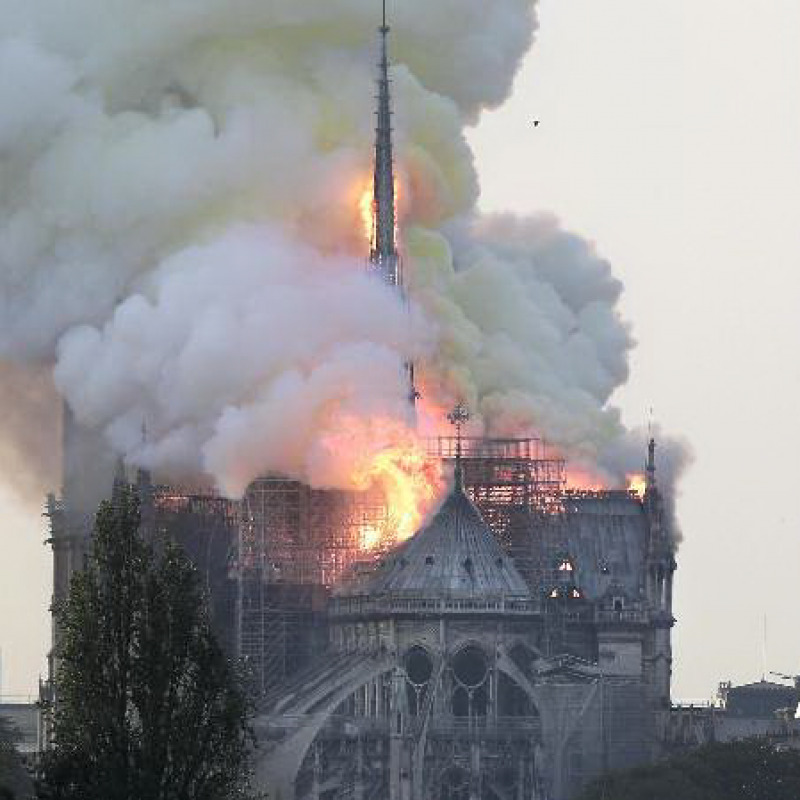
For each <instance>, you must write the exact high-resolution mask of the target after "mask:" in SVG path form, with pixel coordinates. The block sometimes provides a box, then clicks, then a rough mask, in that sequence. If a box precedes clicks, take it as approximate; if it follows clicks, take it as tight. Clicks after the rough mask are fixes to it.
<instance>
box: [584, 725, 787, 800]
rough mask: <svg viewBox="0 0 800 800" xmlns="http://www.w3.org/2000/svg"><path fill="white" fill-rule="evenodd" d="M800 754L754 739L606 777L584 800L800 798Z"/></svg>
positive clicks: (779, 799)
mask: <svg viewBox="0 0 800 800" xmlns="http://www.w3.org/2000/svg"><path fill="white" fill-rule="evenodd" d="M798 798H800V753H798V752H797V751H794V750H789V751H785V752H783V751H778V750H776V749H775V748H774V747H772V746H771V745H770V744H769V743H768V742H765V741H763V740H757V739H750V740H748V741H744V742H732V743H730V744H711V745H707V746H705V747H700V748H698V749H697V750H693V751H691V752H689V753H687V754H685V755H682V756H679V757H676V758H672V759H669V760H668V761H664V762H661V763H659V764H654V765H652V766H648V767H639V768H637V769H632V770H628V771H626V772H619V773H615V774H612V775H608V776H605V777H603V778H600V779H599V780H597V781H595V782H594V783H593V784H591V785H590V786H589V787H588V788H587V789H586V790H585V791H584V792H583V794H581V795H580V797H579V799H578V800H798Z"/></svg>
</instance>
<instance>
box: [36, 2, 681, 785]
mask: <svg viewBox="0 0 800 800" xmlns="http://www.w3.org/2000/svg"><path fill="white" fill-rule="evenodd" d="M389 33H390V29H389V26H388V24H387V23H386V19H385V11H384V21H383V24H382V25H381V27H380V45H381V58H380V64H379V80H378V96H377V101H378V108H377V133H376V144H375V158H374V180H373V187H372V192H371V209H370V210H371V218H372V231H371V241H370V255H369V264H368V269H369V271H370V272H371V273H372V274H373V275H374V278H375V280H381V281H384V282H385V283H386V284H388V285H389V286H390V287H392V288H393V290H394V291H396V292H398V293H399V294H400V295H402V296H403V297H404V295H405V284H404V276H403V269H402V258H401V250H400V248H399V246H398V245H399V243H398V232H397V231H398V221H397V208H396V182H395V175H394V162H393V141H392V104H391V92H390V87H391V84H390V79H389V54H388V45H389ZM403 370H404V375H403V384H404V385H405V386H406V388H407V392H408V396H407V403H408V415H409V418H414V417H415V415H416V414H417V406H418V403H419V402H420V400H421V398H420V392H419V390H418V385H417V378H416V375H415V370H414V364H413V363H412V362H411V360H409V361H408V362H407V363H406V364H405V365H404V367H403ZM467 420H468V414H467V412H466V410H465V409H464V408H463V407H461V406H458V407H457V408H456V409H455V410H454V411H452V412H451V414H450V415H449V421H450V423H451V425H452V428H445V429H444V430H440V432H439V435H436V436H433V437H430V438H429V439H427V440H426V441H425V449H424V452H423V453H422V454H421V456H420V457H419V460H418V461H417V462H416V463H415V464H414V465H413V467H412V471H415V473H417V474H419V475H421V476H423V477H425V481H424V482H425V485H426V486H429V487H433V489H431V491H432V492H433V493H434V494H435V495H436V496H435V497H433V498H431V499H432V500H435V501H436V503H438V510H434V511H433V513H432V514H430V515H428V517H427V521H424V520H422V519H420V518H419V517H418V516H415V515H413V514H412V515H410V516H409V515H407V514H406V509H405V506H404V501H403V496H402V493H394V494H393V493H391V492H389V493H387V492H386V491H385V488H382V487H381V486H380V485H375V484H370V483H369V482H368V481H367V482H365V485H364V486H363V487H362V488H359V489H358V490H340V489H319V488H313V487H311V486H310V485H308V484H307V483H304V482H301V481H298V480H294V479H290V478H287V477H284V476H282V475H278V474H268V475H265V476H264V477H261V478H259V479H257V480H255V481H254V482H252V483H251V484H250V485H249V487H248V488H247V490H246V491H245V493H244V495H243V497H242V498H241V499H236V500H231V499H227V498H226V497H224V496H222V495H219V494H217V493H215V492H211V491H205V490H199V489H198V490H188V489H186V488H183V487H176V486H174V485H167V484H164V483H161V482H159V480H158V478H157V476H156V478H154V477H152V476H151V475H150V474H149V473H148V472H146V471H144V470H140V471H139V472H138V474H137V475H136V476H135V478H134V477H133V476H130V475H127V474H125V471H124V470H122V469H121V468H119V469H118V470H117V478H118V479H119V480H135V481H136V482H137V483H138V486H139V490H140V493H141V498H142V507H143V525H144V526H146V527H147V528H148V529H149V530H150V531H152V532H160V533H163V534H167V535H169V536H172V537H173V538H175V539H177V540H178V541H179V542H180V543H182V544H183V545H184V547H185V548H186V549H187V551H188V552H189V554H190V555H191V557H192V559H193V561H194V563H195V564H196V566H197V568H198V570H199V571H200V572H201V574H202V576H203V579H204V582H205V585H206V587H207V590H208V596H209V599H210V603H211V606H212V612H213V619H214V623H215V626H216V629H217V631H218V633H219V635H220V637H221V639H222V641H223V642H224V643H225V645H226V647H227V648H228V650H229V652H230V653H231V654H232V655H233V656H236V657H239V658H242V659H244V660H246V662H247V663H248V664H249V666H250V669H251V672H252V675H253V680H254V686H253V691H254V692H255V693H256V695H257V697H258V708H259V712H258V716H257V719H256V729H257V734H258V740H259V749H258V764H257V775H256V777H257V781H258V784H259V786H260V787H261V788H262V789H264V790H267V791H269V793H270V797H274V798H281V800H292V799H293V798H296V800H323V799H324V800H333V799H334V798H353V799H354V800H356V799H358V800H386V798H388V799H389V800H512V799H513V800H569V798H570V797H571V796H572V795H573V794H574V793H575V792H576V791H577V790H579V789H580V787H581V786H582V785H584V784H585V783H586V782H587V781H588V780H589V779H591V778H592V777H594V776H596V775H597V774H599V773H601V772H603V771H605V770H608V769H615V768H622V767H627V766H631V765H635V764H637V763H641V762H644V761H647V760H649V759H652V758H653V757H655V756H656V755H657V754H658V753H659V750H660V748H661V743H662V740H663V736H664V731H665V727H666V722H667V717H668V714H669V710H670V682H671V662H672V656H671V629H672V627H673V624H674V619H673V616H672V581H673V573H674V571H675V568H676V563H675V558H674V537H673V535H672V532H671V531H670V529H669V528H670V516H669V514H668V513H667V511H666V508H665V497H664V496H663V495H662V491H661V489H660V487H659V481H658V476H657V455H656V445H655V442H654V441H653V440H651V441H650V442H649V449H648V451H647V453H646V454H643V456H644V457H645V458H646V462H645V471H644V472H645V474H644V480H643V485H642V487H641V488H640V489H637V490H631V489H618V490H608V489H603V490H588V489H570V488H568V483H567V471H566V463H565V460H564V459H563V458H562V457H561V456H560V455H559V454H558V453H557V452H555V451H554V450H551V448H549V447H548V446H547V444H546V443H545V442H544V441H542V440H541V439H538V438H532V437H527V438H489V437H485V436H469V435H465V433H464V427H465V423H466V422H467ZM144 435H146V434H144ZM114 471H115V466H114V459H113V458H112V457H110V456H108V455H107V454H106V450H105V448H104V446H103V444H102V442H101V441H100V438H99V435H98V437H94V435H93V434H91V433H89V432H88V431H86V430H85V429H83V428H81V427H80V426H79V425H78V424H77V423H76V422H75V421H74V420H73V419H72V417H71V415H70V413H69V411H65V420H64V487H63V495H62V497H60V498H56V497H55V496H51V497H50V498H49V499H48V515H49V517H50V522H51V535H50V542H51V544H52V547H53V553H54V570H55V571H54V594H55V598H56V599H58V598H60V597H62V596H63V595H64V593H65V592H66V591H67V588H68V582H69V578H70V575H71V573H72V572H73V571H74V570H75V569H77V568H79V567H80V565H81V564H82V561H83V557H84V554H85V552H86V550H87V548H88V547H89V537H88V531H89V529H90V515H91V509H92V506H93V499H92V491H93V490H94V488H95V487H97V486H98V485H102V484H103V483H104V482H106V483H107V482H108V481H109V480H110V476H111V475H112V474H114ZM88 487H92V490H91V491H90V490H89V488H88ZM447 487H449V488H447ZM434 509H435V504H434ZM409 526H410V527H411V529H409V530H403V528H404V527H406V528H408V527H409Z"/></svg>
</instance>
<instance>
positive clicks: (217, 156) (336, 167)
mask: <svg viewBox="0 0 800 800" xmlns="http://www.w3.org/2000/svg"><path fill="white" fill-rule="evenodd" d="M378 5H379V4H378V3H377V2H374V1H373V0H326V2H319V0H273V2H269V3H265V2H263V0H164V2H158V3H143V2H141V0H73V1H72V2H70V3H69V4H61V5H56V4H50V3H30V2H21V0H5V2H0V12H2V13H0V26H1V27H0V108H2V112H3V113H2V114H1V115H0V186H2V190H1V191H2V195H0V211H1V212H2V215H1V216H0V359H3V360H5V361H15V362H17V363H21V364H33V365H45V366H47V367H48V368H49V367H53V366H54V370H55V371H54V374H55V380H56V385H57V387H58V389H59V390H60V392H61V393H62V394H63V396H64V398H65V399H66V401H67V402H68V404H69V405H70V407H71V409H72V411H73V412H74V415H75V417H76V419H77V420H78V421H79V422H80V423H81V424H83V425H84V426H87V427H89V428H93V429H100V430H103V431H104V432H105V434H106V436H107V439H108V441H109V443H110V444H111V446H112V447H113V448H114V449H115V450H116V451H117V452H118V453H120V454H121V455H123V456H124V457H125V458H126V459H127V460H128V461H129V462H130V463H133V464H138V465H142V466H147V467H149V468H151V469H153V470H156V471H157V472H159V473H160V474H163V475H166V476H170V477H174V478H178V479H189V478H197V477H198V476H206V477H208V478H210V479H212V480H213V481H214V482H215V483H216V484H217V485H218V486H219V487H220V488H222V489H223V490H224V491H226V492H229V493H231V494H236V493H239V492H241V491H242V490H243V489H244V487H245V486H246V485H247V483H248V481H250V480H251V479H252V478H253V477H255V476H256V475H258V474H259V473H263V472H265V471H269V470H277V471H281V472H283V473H286V474H289V475H292V476H296V477H300V478H304V479H308V480H311V481H313V482H314V483H316V484H320V485H346V484H347V482H348V476H350V475H351V474H352V469H353V464H352V463H350V462H349V461H348V457H347V456H346V455H345V454H337V453H336V452H330V451H325V452H323V451H321V449H320V442H321V441H322V442H324V441H326V440H329V439H330V437H331V436H335V435H336V432H337V430H338V429H340V428H341V426H342V425H343V424H344V421H347V420H361V421H362V422H363V421H365V420H367V421H368V420H372V419H380V420H388V421H389V423H390V424H392V425H394V424H403V423H404V422H405V421H406V420H405V415H406V414H407V410H406V409H405V407H404V404H403V402H402V397H403V393H404V392H403V386H402V365H403V363H404V362H406V361H407V360H408V359H411V358H413V359H414V360H415V362H416V363H418V364H419V365H420V371H421V374H422V380H423V383H424V386H425V392H426V395H427V397H428V399H429V400H431V401H432V402H433V403H434V404H436V405H439V406H442V407H446V405H447V404H448V403H450V402H454V401H455V400H457V399H464V400H466V401H467V402H468V403H469V405H470V407H471V408H472V409H473V410H474V411H475V412H477V413H478V415H479V424H481V425H482V426H483V428H484V429H485V430H486V431H488V432H490V433H497V434H506V433H526V432H533V431H535V432H538V433H540V434H542V435H544V436H545V437H547V438H548V439H549V440H551V441H552V442H554V443H555V444H556V445H557V446H558V447H559V448H561V449H562V451H563V452H565V454H568V455H570V456H573V457H575V458H577V459H578V460H580V461H585V462H587V463H591V464H592V465H594V467H595V469H596V470H597V471H598V472H602V473H604V474H607V475H609V476H611V477H613V478H615V479H624V475H625V473H626V472H627V471H629V470H634V469H636V470H638V468H639V466H640V461H641V452H642V451H641V449H639V450H638V451H637V455H636V459H635V461H634V463H632V464H629V463H627V459H628V456H627V455H624V457H620V455H619V454H620V453H627V450H626V448H624V447H621V446H620V444H619V443H620V442H622V441H625V440H626V438H627V437H629V434H627V433H626V432H625V431H624V429H623V427H622V425H621V423H620V421H619V417H618V413H617V412H616V411H615V410H614V409H613V408H611V407H609V405H608V401H609V398H610V396H611V394H612V392H613V391H614V389H615V388H616V387H618V386H619V385H620V384H621V383H623V382H624V381H625V379H626V377H627V356H628V352H629V350H630V348H631V346H632V340H631V336H630V333H629V331H628V328H627V326H626V325H625V324H624V323H623V322H622V321H621V319H620V317H619V315H618V312H617V308H616V304H617V300H618V298H619V295H620V292H621V290H622V287H621V286H620V284H619V282H618V281H617V280H615V279H614V277H613V276H612V274H611V270H610V267H609V265H608V264H606V263H605V262H604V261H603V260H602V259H601V258H600V257H598V255H597V254H596V253H595V252H594V250H593V248H592V247H591V246H590V245H589V244H587V243H586V242H585V241H583V240H582V239H580V238H579V237H577V236H575V235H572V234H569V233H567V232H565V231H563V230H562V229H561V228H560V227H559V224H558V222H557V221H556V220H554V219H552V218H550V217H546V216H543V217H541V218H538V219H533V220H519V219H514V218H512V217H499V218H491V219H482V218H480V217H479V216H478V215H477V214H476V212H475V205H476V201H477V198H478V180H477V176H476V174H475V170H474V167H473V161H472V155H471V152H470V150H469V147H468V145H467V143H466V140H465V137H464V133H463V131H464V128H465V126H466V125H468V124H470V123H471V122H474V121H475V120H476V119H477V118H478V116H479V115H480V113H481V111H482V110H484V109H486V108H490V107H493V106H496V105H498V104H500V103H502V102H503V100H504V99H505V98H506V96H507V95H508V93H509V91H510V89H511V85H512V81H513V78H514V75H515V72H516V70H517V67H518V66H519V63H520V60H521V58H522V56H523V55H524V53H525V52H526V50H527V49H528V47H529V46H530V44H531V42H532V40H533V35H534V32H535V27H536V21H535V14H534V11H535V8H534V5H535V4H534V3H533V2H531V1H530V0H494V2H493V3H492V4H491V5H492V8H491V13H487V11H486V3H485V2H484V0H438V2H435V3H431V2H423V1H422V0H406V1H405V2H403V3H397V4H396V6H397V8H396V9H394V10H393V11H392V17H393V36H392V48H393V59H394V62H395V64H396V67H395V69H394V73H393V78H394V82H393V88H394V91H395V112H396V113H395V120H394V122H395V129H396V137H397V148H398V153H397V163H398V166H399V171H400V187H401V188H400V194H401V226H402V236H403V243H404V244H403V247H404V257H405V261H406V270H407V273H408V275H409V282H410V290H411V313H410V315H409V314H408V312H407V309H406V308H405V307H404V306H403V304H402V303H401V302H400V301H399V300H398V298H397V297H396V296H395V295H394V294H393V293H392V292H390V291H389V290H387V289H386V288H385V287H383V286H381V285H378V284H376V283H375V282H374V281H372V280H370V279H368V278H367V277H366V276H365V275H364V253H365V249H366V242H365V235H364V231H363V226H362V223H361V219H360V214H359V201H360V199H361V197H362V195H363V193H364V191H365V190H367V189H368V188H369V181H370V172H371V146H372V139H373V130H372V127H373V111H374V109H373V103H374V99H373V98H374V83H373V81H374V75H375V69H374V64H375V59H376V34H375V27H376V23H377V20H378V12H379V8H378ZM32 412H33V413H32V414H31V416H30V417H29V418H28V419H26V420H24V421H23V422H22V423H21V424H15V428H17V429H23V430H24V429H27V430H34V429H35V427H36V426H37V425H38V418H39V415H38V414H37V413H35V412H36V406H35V404H34V405H33V407H32ZM364 424H366V425H367V426H368V425H369V423H368V422H367V423H364ZM6 427H7V426H6ZM18 433H19V431H18V430H17V431H16V432H13V431H11V430H9V429H6V430H5V434H4V436H5V445H4V447H5V452H8V448H9V444H8V443H9V442H13V441H14V439H13V438H12V437H13V436H18ZM353 435H354V436H356V434H353ZM356 438H357V436H356ZM366 438H371V439H373V440H374V437H366ZM378 438H379V437H378ZM17 440H18V439H17ZM639 444H641V441H640V442H639ZM34 445H35V443H34ZM19 449H20V448H17V450H19ZM28 449H29V450H30V451H31V452H35V451H36V450H37V449H39V448H37V447H36V446H33V447H31V448H26V450H28ZM0 452H2V451H0ZM15 452H16V450H15Z"/></svg>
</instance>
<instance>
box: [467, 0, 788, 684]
mask: <svg viewBox="0 0 800 800" xmlns="http://www.w3.org/2000/svg"><path fill="white" fill-rule="evenodd" d="M798 35H800V4H798V3H797V2H796V0H762V2H755V0H682V1H680V2H676V0H646V2H643V0H601V1H600V2H598V0H543V1H542V6H541V31H540V36H539V42H538V44H537V46H536V47H535V48H534V50H533V51H532V53H531V55H530V56H529V58H528V61H527V63H526V65H525V68H524V70H523V72H522V73H521V75H520V76H519V78H518V81H517V85H516V90H515V94H514V97H513V98H512V100H511V101H510V102H509V103H508V104H507V105H506V106H505V107H504V108H503V109H502V110H500V111H498V112H495V113H493V114H491V115H490V116H488V117H486V118H485V119H484V120H483V122H482V124H481V126H480V127H479V129H478V130H477V131H476V132H475V133H474V135H473V137H472V140H473V144H474V146H475V149H476V151H477V158H478V168H479V171H480V173H481V176H482V181H483V199H482V206H483V208H484V209H486V210H494V209H497V210H500V209H505V208H509V207H512V208H514V209H516V210H518V211H521V212H529V211H534V210H538V209H552V210H554V211H555V212H556V213H557V214H558V215H559V216H560V217H561V218H562V219H563V220H564V222H565V224H566V225H567V226H568V227H571V228H572V229H574V230H576V231H578V232H580V233H582V234H584V235H586V236H588V237H590V238H591V239H593V240H594V241H595V242H596V243H597V246H598V249H599V250H600V252H601V253H603V254H604V255H605V256H607V257H608V258H609V259H610V260H611V261H612V262H613V264H614V268H615V272H616V274H617V275H618V276H619V277H620V278H621V279H622V280H623V281H624V282H625V285H626V294H625V298H624V312H625V314H626V315H627V317H628V319H629V320H630V321H631V322H632V323H633V326H634V333H635V336H636V338H637V340H638V342H639V345H638V347H637V349H636V352H635V355H634V358H633V364H632V376H631V380H630V382H629V384H628V386H627V387H625V389H624V390H623V391H621V392H620V393H619V394H618V396H617V398H616V401H617V402H618V403H619V404H620V405H621V406H622V408H623V409H624V412H625V416H626V419H627V421H628V422H629V423H631V424H637V423H641V422H643V420H644V418H645V415H646V413H647V412H646V410H647V409H648V408H649V407H650V406H653V407H654V408H655V414H656V418H657V419H658V421H659V422H660V423H661V424H662V425H663V426H664V427H665V428H666V429H667V430H669V431H670V432H672V433H675V434H679V435H681V436H684V437H686V438H687V439H688V440H689V441H690V442H691V444H692V447H693V449H694V451H695V456H696V461H695V464H694V466H693V467H692V468H691V470H690V472H689V474H688V475H687V476H686V478H685V480H684V482H683V494H682V497H681V499H680V503H679V513H680V517H681V520H682V523H683V529H684V531H685V535H686V540H685V542H684V544H683V546H682V548H681V551H680V554H679V571H678V575H677V586H676V593H677V594H676V602H677V608H676V615H677V616H678V618H679V619H678V626H677V628H676V636H675V642H676V653H675V659H676V660H675V678H676V680H675V695H676V697H678V698H687V699H688V698H698V699H699V698H706V697H709V696H710V694H711V692H712V690H713V689H714V687H715V685H716V683H717V682H718V681H719V680H723V679H728V678H730V679H733V680H734V681H745V680H752V679H756V678H758V677H760V675H761V671H762V640H763V634H762V628H763V618H764V615H765V614H766V616H767V620H768V626H767V629H768V655H769V669H774V670H777V671H781V672H788V673H792V674H794V673H800V633H798V631H799V630H800V625H799V624H798V623H799V622H800V581H798V580H797V577H796V574H797V570H798V567H800V504H799V503H798V502H797V499H798V484H799V483H800V468H799V467H798V453H800V415H799V414H798V409H799V408H800V359H798V355H797V347H798V341H799V340H800V322H798V302H799V301H800V47H798ZM534 118H538V119H541V120H542V124H541V125H540V127H539V128H538V129H536V130H534V129H533V127H532V125H531V120H533V119H534Z"/></svg>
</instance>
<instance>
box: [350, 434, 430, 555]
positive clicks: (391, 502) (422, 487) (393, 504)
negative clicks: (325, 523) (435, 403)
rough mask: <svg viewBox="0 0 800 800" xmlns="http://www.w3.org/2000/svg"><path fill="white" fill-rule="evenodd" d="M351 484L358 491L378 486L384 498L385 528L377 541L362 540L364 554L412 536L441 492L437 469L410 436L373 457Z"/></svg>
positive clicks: (415, 440)
mask: <svg viewBox="0 0 800 800" xmlns="http://www.w3.org/2000/svg"><path fill="white" fill-rule="evenodd" d="M353 481H354V484H355V486H356V488H359V489H369V488H370V487H372V486H374V485H375V484H378V485H379V486H380V487H381V489H382V490H383V494H384V496H385V498H386V510H387V522H386V528H385V530H384V531H383V532H382V535H381V536H380V537H378V538H377V539H374V538H370V537H368V536H362V546H363V547H364V549H367V550H372V549H375V547H377V546H378V545H379V544H381V545H385V544H390V543H396V542H402V541H405V540H406V539H408V538H409V537H411V536H413V535H414V533H416V531H417V530H418V529H419V527H420V525H421V524H422V521H423V519H424V518H425V515H426V514H427V512H428V511H429V510H430V508H431V506H432V505H433V504H434V502H435V501H436V499H437V497H438V496H439V495H440V493H441V491H442V488H443V482H442V477H441V467H440V465H439V464H438V463H436V462H434V461H433V460H432V459H430V458H429V457H428V454H427V451H426V449H425V447H424V445H423V443H422V442H421V441H419V440H418V439H417V438H416V436H414V435H413V434H411V433H410V432H408V434H407V435H404V436H402V437H399V439H398V440H397V441H395V442H394V443H393V444H390V445H387V446H385V447H383V448H382V449H381V450H380V451H378V452H377V453H374V454H373V455H372V456H371V457H370V458H369V460H368V461H367V462H366V463H364V464H363V465H361V466H360V467H359V469H358V470H357V471H356V473H355V474H354V475H353Z"/></svg>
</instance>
